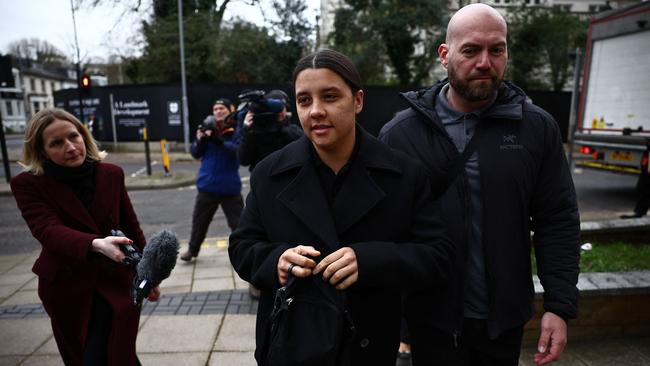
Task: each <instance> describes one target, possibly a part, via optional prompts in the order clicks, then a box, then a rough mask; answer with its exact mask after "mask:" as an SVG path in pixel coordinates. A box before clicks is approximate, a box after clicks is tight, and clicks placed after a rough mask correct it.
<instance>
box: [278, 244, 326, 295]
mask: <svg viewBox="0 0 650 366" xmlns="http://www.w3.org/2000/svg"><path fill="white" fill-rule="evenodd" d="M319 255H320V252H319V251H318V250H316V249H314V247H310V246H305V245H298V246H297V247H293V248H290V249H287V250H285V251H284V253H282V255H281V256H280V259H278V267H277V272H278V280H279V281H280V284H281V285H282V286H284V285H286V284H287V281H288V280H289V266H290V265H293V266H292V267H291V274H292V275H294V276H296V277H307V276H311V272H312V269H313V268H314V267H316V262H315V261H314V260H313V259H311V258H309V257H318V256H319Z"/></svg>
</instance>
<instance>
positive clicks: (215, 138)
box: [208, 132, 223, 146]
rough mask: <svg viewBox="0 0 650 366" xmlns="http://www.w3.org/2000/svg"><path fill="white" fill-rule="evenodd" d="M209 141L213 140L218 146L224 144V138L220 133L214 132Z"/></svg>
mask: <svg viewBox="0 0 650 366" xmlns="http://www.w3.org/2000/svg"><path fill="white" fill-rule="evenodd" d="M208 141H210V142H212V143H213V144H216V145H218V146H221V145H223V139H221V136H219V134H218V133H216V132H213V133H212V135H210V137H208Z"/></svg>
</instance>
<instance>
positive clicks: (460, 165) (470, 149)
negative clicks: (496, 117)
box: [440, 123, 481, 194]
mask: <svg viewBox="0 0 650 366" xmlns="http://www.w3.org/2000/svg"><path fill="white" fill-rule="evenodd" d="M479 126H480V123H478V124H476V129H475V130H474V135H473V136H472V138H471V139H470V140H469V142H468V143H467V145H465V149H464V150H463V153H462V154H461V156H460V157H459V158H458V160H456V162H455V163H454V166H453V167H452V168H451V169H450V170H449V171H448V172H447V174H445V176H444V178H443V182H444V185H443V186H442V190H441V191H440V193H441V194H442V193H443V192H445V191H446V190H447V189H449V187H450V186H451V185H452V184H453V183H454V180H455V179H456V177H457V176H458V174H460V172H461V171H462V170H463V169H465V163H466V162H467V160H468V159H469V158H470V156H472V154H473V153H474V151H476V146H477V145H478V140H479V139H480V137H479V135H480V131H481V128H479Z"/></svg>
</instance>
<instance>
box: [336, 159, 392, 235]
mask: <svg viewBox="0 0 650 366" xmlns="http://www.w3.org/2000/svg"><path fill="white" fill-rule="evenodd" d="M351 168H352V169H351V170H350V173H349V176H348V177H347V178H345V182H344V183H343V185H342V186H341V190H340V191H339V193H338V194H337V195H336V199H335V200H334V204H333V207H332V211H333V214H334V221H335V222H336V228H337V229H338V232H339V233H342V232H344V231H345V230H347V229H348V228H349V227H350V226H352V225H354V224H355V223H356V222H357V221H359V220H360V219H361V218H362V217H363V216H365V215H366V213H368V211H370V210H371V209H372V208H373V207H375V205H376V204H377V203H378V202H379V201H381V200H382V198H384V196H385V194H384V191H382V189H381V188H380V187H379V186H377V183H375V181H374V180H373V179H372V178H371V177H370V175H369V173H368V171H367V170H366V167H365V166H360V165H359V164H356V165H355V166H352V167H351Z"/></svg>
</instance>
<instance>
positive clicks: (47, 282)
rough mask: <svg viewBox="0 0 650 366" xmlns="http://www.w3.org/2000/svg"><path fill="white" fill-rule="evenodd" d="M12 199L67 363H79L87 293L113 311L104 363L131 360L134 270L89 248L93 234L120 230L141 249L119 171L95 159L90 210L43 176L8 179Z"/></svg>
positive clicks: (61, 185) (134, 330)
mask: <svg viewBox="0 0 650 366" xmlns="http://www.w3.org/2000/svg"><path fill="white" fill-rule="evenodd" d="M11 190H12V191H13V194H14V197H15V198H16V203H17V205H18V208H19V209H20V211H21V213H22V216H23V218H24V219H25V221H26V222H27V225H28V226H29V229H30V230H31V232H32V235H34V237H35V238H36V239H37V240H38V241H39V242H40V243H41V245H42V249H41V253H40V256H39V257H38V259H37V260H36V263H35V264H34V267H33V268H32V271H34V273H36V274H37V275H38V279H39V281H38V295H39V297H40V299H41V301H42V302H43V307H44V308H45V310H46V311H47V313H48V315H49V316H50V318H51V320H52V329H53V331H54V337H55V339H56V342H57V345H58V347H59V352H60V353H61V357H62V358H63V360H64V362H65V364H66V365H81V364H82V357H83V349H84V344H85V341H86V330H87V328H88V321H89V317H90V309H91V306H92V298H93V292H94V291H97V292H98V293H100V294H101V295H102V296H103V297H104V298H105V299H106V300H107V301H108V302H109V303H110V305H111V307H112V309H113V324H112V329H111V334H110V337H109V345H108V353H109V362H108V364H109V365H135V364H136V353H135V340H136V336H137V332H138V323H139V318H140V313H139V311H137V310H136V309H135V307H134V306H133V305H132V304H131V298H130V294H129V289H130V286H131V281H132V279H133V270H132V269H130V268H127V267H123V266H122V265H120V264H118V263H116V262H114V261H112V260H110V259H109V258H107V257H106V256H104V255H101V254H99V253H94V252H91V251H90V248H91V242H92V240H93V239H95V238H103V237H106V236H109V235H110V230H111V229H120V230H122V231H123V232H124V234H125V235H126V236H127V237H128V238H130V239H132V240H133V241H134V243H135V244H136V245H137V246H138V247H139V248H143V247H144V245H145V239H144V235H143V234H142V230H141V229H140V225H139V223H138V219H137V217H136V215H135V212H134V211H133V206H131V201H130V200H129V196H128V195H127V193H126V188H125V186H124V172H123V171H122V169H121V168H119V167H117V166H115V165H111V164H106V163H98V164H97V165H96V169H95V195H94V197H93V201H92V206H91V208H90V212H89V211H88V210H87V209H86V208H85V207H84V205H83V203H82V202H81V201H80V200H79V199H78V198H77V196H76V195H75V194H74V193H73V191H72V190H71V189H70V187H69V186H67V185H66V184H65V183H61V182H57V181H56V180H54V178H52V177H51V176H48V175H45V174H44V175H34V174H31V173H21V174H19V175H18V176H16V177H15V178H13V179H12V181H11Z"/></svg>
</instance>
